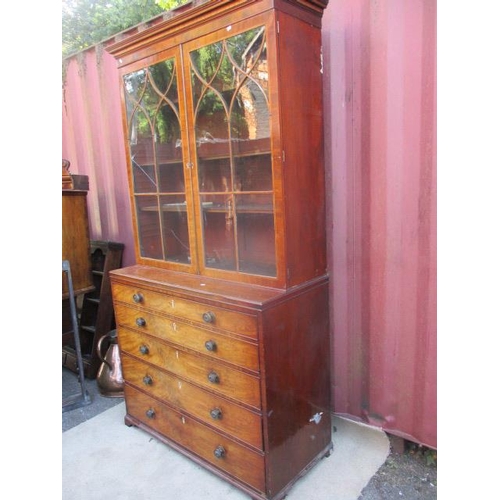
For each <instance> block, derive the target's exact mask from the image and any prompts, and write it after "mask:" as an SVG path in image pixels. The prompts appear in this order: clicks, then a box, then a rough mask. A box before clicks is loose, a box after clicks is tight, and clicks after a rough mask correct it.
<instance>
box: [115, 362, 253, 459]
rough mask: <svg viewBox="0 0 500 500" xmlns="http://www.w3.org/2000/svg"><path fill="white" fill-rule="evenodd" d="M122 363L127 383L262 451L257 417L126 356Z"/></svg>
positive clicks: (248, 411) (210, 393)
mask: <svg viewBox="0 0 500 500" xmlns="http://www.w3.org/2000/svg"><path fill="white" fill-rule="evenodd" d="M121 363H122V370H123V374H124V378H125V380H126V381H127V382H128V383H129V384H132V385H135V386H136V387H138V388H140V389H142V390H143V391H146V392H148V393H149V394H151V395H153V396H155V397H156V398H158V399H162V400H165V401H166V402H167V403H169V404H170V405H173V406H175V407H177V408H179V409H180V410H183V411H184V412H187V413H189V414H191V415H193V416H195V417H196V418H198V419H199V420H202V421H203V422H205V423H207V424H208V425H210V426H212V427H215V428H216V429H220V430H222V431H224V432H226V433H227V434H231V435H232V436H235V437H236V438H237V439H240V440H241V441H244V442H246V443H248V444H249V445H251V446H254V447H255V448H257V449H259V450H262V425H261V417H260V414H258V413H254V412H251V411H250V410H247V409H245V408H242V407H241V406H238V405H236V404H234V403H231V402H230V401H228V400H227V399H224V398H221V397H219V396H217V395H215V394H213V393H212V392H208V391H204V390H203V389H200V388H199V387H197V386H195V385H193V384H190V383H189V382H186V381H184V380H180V379H178V378H177V377H175V376H174V375H172V374H170V373H167V372H164V371H163V370H160V369H159V368H155V367H153V366H151V365H147V364H145V363H142V362H141V361H139V360H137V359H134V358H132V357H129V356H127V355H123V356H122V359H121Z"/></svg>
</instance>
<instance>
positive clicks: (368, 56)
mask: <svg viewBox="0 0 500 500" xmlns="http://www.w3.org/2000/svg"><path fill="white" fill-rule="evenodd" d="M323 26H324V35H323V36H324V40H323V46H324V47H323V50H324V58H325V67H326V70H327V71H326V74H325V98H326V103H325V116H326V131H327V136H326V144H327V149H326V159H327V168H329V171H328V174H329V175H328V184H327V185H328V188H329V189H328V191H329V193H330V206H329V210H328V214H329V226H328V231H329V244H330V247H329V256H330V271H331V275H332V277H333V279H332V281H331V282H332V288H331V300H332V302H331V305H332V312H331V321H332V325H333V353H332V359H333V389H332V390H333V401H334V410H335V411H336V412H337V413H340V414H345V415H349V416H352V417H355V418H359V419H362V420H364V421H366V422H369V423H372V424H375V425H377V426H381V427H383V428H384V429H385V430H387V431H390V432H392V433H394V434H397V435H400V436H402V437H406V438H409V439H411V440H413V441H416V442H419V443H422V444H426V445H428V446H431V447H436V446H437V435H436V434H437V432H436V431H437V429H436V427H437V423H436V420H437V415H436V398H437V396H436V371H437V370H436V364H437V360H436V351H437V346H436V321H437V320H436V2H435V0H411V1H410V0H408V1H404V2H401V1H400V0H379V1H373V0H332V1H330V4H329V6H328V8H327V10H326V12H325V17H324V24H323Z"/></svg>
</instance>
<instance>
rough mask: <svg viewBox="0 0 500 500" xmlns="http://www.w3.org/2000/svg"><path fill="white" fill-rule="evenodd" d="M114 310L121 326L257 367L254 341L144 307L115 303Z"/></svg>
mask: <svg viewBox="0 0 500 500" xmlns="http://www.w3.org/2000/svg"><path fill="white" fill-rule="evenodd" d="M115 314H116V321H117V323H118V324H119V325H121V326H126V327H129V328H135V329H138V330H140V331H142V332H146V333H148V334H150V335H154V336H155V337H159V338H161V339H164V340H167V341H169V342H173V343H175V344H178V345H180V346H184V347H187V348H189V349H193V350H194V351H197V352H199V353H201V354H205V355H207V356H210V357H213V358H214V359H222V360H224V361H227V362H229V363H232V364H235V365H238V366H242V367H244V368H248V369H249V370H253V371H256V372H257V371H258V370H259V357H258V356H259V354H258V349H257V345H255V344H251V343H249V342H245V341H242V340H237V339H234V338H229V337H226V336H224V335H221V334H218V333H215V332H213V331H211V330H207V329H203V328H198V327H195V326H191V325H189V324H187V323H182V322H180V321H174V320H172V319H169V318H166V317H163V316H158V315H155V314H153V313H150V312H147V311H145V310H144V309H142V310H140V309H136V308H132V307H126V306H123V305H119V306H118V307H117V308H116V311H115Z"/></svg>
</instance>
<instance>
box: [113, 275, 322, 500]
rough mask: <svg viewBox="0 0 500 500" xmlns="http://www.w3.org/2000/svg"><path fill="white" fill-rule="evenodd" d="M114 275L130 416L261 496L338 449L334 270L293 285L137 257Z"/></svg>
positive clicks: (280, 490)
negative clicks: (332, 383) (269, 284)
mask: <svg viewBox="0 0 500 500" xmlns="http://www.w3.org/2000/svg"><path fill="white" fill-rule="evenodd" d="M111 282H112V288H113V299H114V306H115V314H116V322H117V330H118V342H119V346H120V352H121V359H122V370H123V375H124V379H125V401H126V408H127V413H126V417H125V422H126V423H127V425H135V426H138V427H140V428H142V429H144V430H146V431H147V432H149V433H151V434H152V435H153V436H155V437H156V438H158V439H159V440H161V441H162V442H164V443H166V444H168V445H170V446H172V447H173V448H175V449H176V450H178V451H180V452H181V453H184V454H185V455H187V456H189V457H190V458H192V459H193V460H195V461H196V462H197V463H200V464H202V465H203V466H205V467H207V468H208V469H210V470H211V471H212V472H214V473H215V474H217V475H219V476H221V477H223V478H224V479H226V480H228V481H229V482H231V483H232V484H234V485H235V486H237V487H239V488H240V489H242V490H243V491H245V492H246V493H248V494H249V496H250V497H252V498H255V499H258V498H261V499H278V498H282V497H283V496H284V495H285V494H286V492H287V491H288V490H289V488H290V487H291V486H292V485H293V483H294V482H295V481H296V479H297V478H298V477H300V475H301V474H302V473H303V472H305V471H306V470H307V469H308V468H309V467H310V466H312V465H313V464H314V463H315V462H316V461H318V460H319V459H320V458H322V457H323V456H325V455H327V454H329V452H330V449H331V435H330V429H331V422H330V415H329V383H328V381H329V344H328V291H327V289H328V281H327V278H325V277H323V278H321V279H318V280H316V281H313V282H310V283H308V284H307V285H306V286H300V287H296V288H295V289H293V290H288V291H283V290H276V289H271V288H265V287H255V286H249V285H245V284H241V283H230V282H224V281H221V280H212V279H209V278H206V277H201V276H191V275H186V274H185V273H176V272H171V271H167V270H163V269H155V268H152V267H147V266H132V267H129V268H125V269H120V270H116V271H113V272H112V273H111Z"/></svg>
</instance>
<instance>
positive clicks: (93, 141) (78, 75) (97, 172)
mask: <svg viewBox="0 0 500 500" xmlns="http://www.w3.org/2000/svg"><path fill="white" fill-rule="evenodd" d="M66 62H67V65H66V67H65V69H64V73H65V75H64V76H65V84H64V87H63V103H62V132H63V134H62V135H63V137H62V157H63V158H65V159H67V160H69V161H70V162H71V166H70V172H71V173H73V174H81V175H88V177H89V193H88V195H87V205H88V210H89V226H90V228H89V229H90V237H91V239H93V240H104V241H117V242H120V243H124V244H125V249H124V253H123V264H124V265H131V264H134V263H135V253H134V241H133V230H132V217H131V212H130V210H131V208H130V200H129V195H128V180H127V170H126V160H125V149H124V148H125V146H124V139H123V128H122V118H121V101H120V83H119V77H118V70H117V68H116V60H115V59H114V57H112V56H111V55H109V54H108V53H107V52H105V51H103V50H102V47H94V48H92V49H89V50H86V51H85V52H82V53H80V54H78V55H77V56H75V57H73V58H70V59H68V60H67V61H66Z"/></svg>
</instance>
